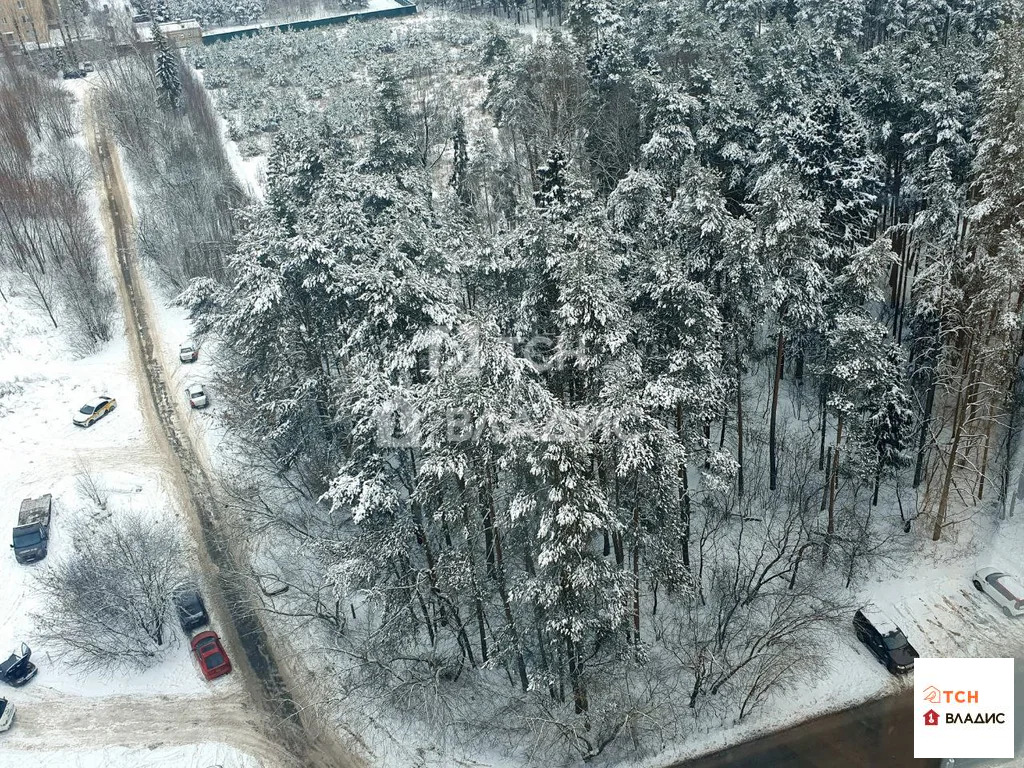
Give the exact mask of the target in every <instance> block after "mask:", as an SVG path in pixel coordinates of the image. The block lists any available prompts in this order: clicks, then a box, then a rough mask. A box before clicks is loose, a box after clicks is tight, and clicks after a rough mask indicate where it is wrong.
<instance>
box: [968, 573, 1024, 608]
mask: <svg viewBox="0 0 1024 768" xmlns="http://www.w3.org/2000/svg"><path fill="white" fill-rule="evenodd" d="M973 583H974V588H975V589H976V590H978V591H979V592H982V593H984V594H986V595H988V596H989V597H990V598H992V601H993V602H994V603H995V604H996V605H998V606H999V607H1000V608H1002V609H1003V613H1005V614H1006V615H1007V616H1011V617H1012V616H1021V615H1024V585H1021V583H1020V580H1019V579H1017V577H1016V576H1011V575H1010V574H1008V573H1003V572H1002V571H999V570H996V569H995V568H981V569H979V570H978V572H977V573H975V574H974V579H973Z"/></svg>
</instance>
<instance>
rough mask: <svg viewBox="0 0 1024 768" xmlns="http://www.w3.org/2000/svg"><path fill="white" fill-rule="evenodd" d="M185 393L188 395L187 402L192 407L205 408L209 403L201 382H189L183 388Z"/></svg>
mask: <svg viewBox="0 0 1024 768" xmlns="http://www.w3.org/2000/svg"><path fill="white" fill-rule="evenodd" d="M185 394H186V395H187V396H188V404H189V405H191V406H192V407H193V408H205V407H206V406H207V405H209V404H210V401H209V400H207V398H206V390H205V389H203V385H202V384H190V385H189V386H188V389H186V390H185Z"/></svg>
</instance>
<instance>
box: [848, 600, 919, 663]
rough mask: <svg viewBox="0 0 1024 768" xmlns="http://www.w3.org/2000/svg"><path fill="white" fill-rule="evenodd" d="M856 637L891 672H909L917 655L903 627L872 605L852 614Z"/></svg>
mask: <svg viewBox="0 0 1024 768" xmlns="http://www.w3.org/2000/svg"><path fill="white" fill-rule="evenodd" d="M853 628H854V630H856V632H857V639H858V640H860V641H861V642H862V643H864V645H866V646H867V647H868V650H869V651H871V652H872V653H873V654H875V657H876V658H877V659H878V660H879V661H880V662H881V663H882V664H884V665H885V668H886V669H888V670H889V671H890V672H892V673H893V674H894V675H897V674H903V673H905V672H910V671H911V670H912V669H913V668H914V659H916V658H917V657H918V656H920V654H919V653H918V652H917V651H916V650H915V649H914V646H912V645H911V644H910V641H909V640H907V636H906V635H904V634H903V630H901V629H900V628H899V627H897V626H896V624H895V622H893V621H892V620H890V619H889V618H888V617H887V616H885V614H883V613H881V612H880V611H878V610H877V609H875V608H869V607H866V608H861V609H860V610H859V611H857V612H856V613H855V614H853Z"/></svg>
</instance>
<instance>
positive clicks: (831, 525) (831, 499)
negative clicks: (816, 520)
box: [821, 413, 843, 567]
mask: <svg viewBox="0 0 1024 768" xmlns="http://www.w3.org/2000/svg"><path fill="white" fill-rule="evenodd" d="M842 439H843V414H841V413H840V414H839V419H838V420H837V421H836V444H835V447H834V448H833V449H832V473H831V476H830V478H829V491H828V527H827V528H826V529H825V543H824V545H823V546H822V548H821V565H822V567H824V566H825V563H827V562H828V554H829V550H830V549H831V548H832V537H833V536H834V535H835V532H836V491H837V488H838V486H839V450H840V449H839V446H840V444H841V442H842Z"/></svg>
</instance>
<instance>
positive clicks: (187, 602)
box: [174, 587, 210, 634]
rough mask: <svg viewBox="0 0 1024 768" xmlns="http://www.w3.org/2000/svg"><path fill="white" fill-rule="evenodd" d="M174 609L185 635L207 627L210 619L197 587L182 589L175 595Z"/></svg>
mask: <svg viewBox="0 0 1024 768" xmlns="http://www.w3.org/2000/svg"><path fill="white" fill-rule="evenodd" d="M174 608H175V609H176V610H177V611H178V620H179V621H180V622H181V628H182V629H183V630H185V633H186V634H187V633H189V632H191V631H192V630H193V629H198V628H199V627H203V626H206V625H207V624H209V623H210V617H209V616H208V615H207V614H206V606H205V605H203V596H202V595H200V594H199V590H198V589H196V588H195V587H182V588H181V589H179V590H177V591H176V592H175V593H174Z"/></svg>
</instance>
